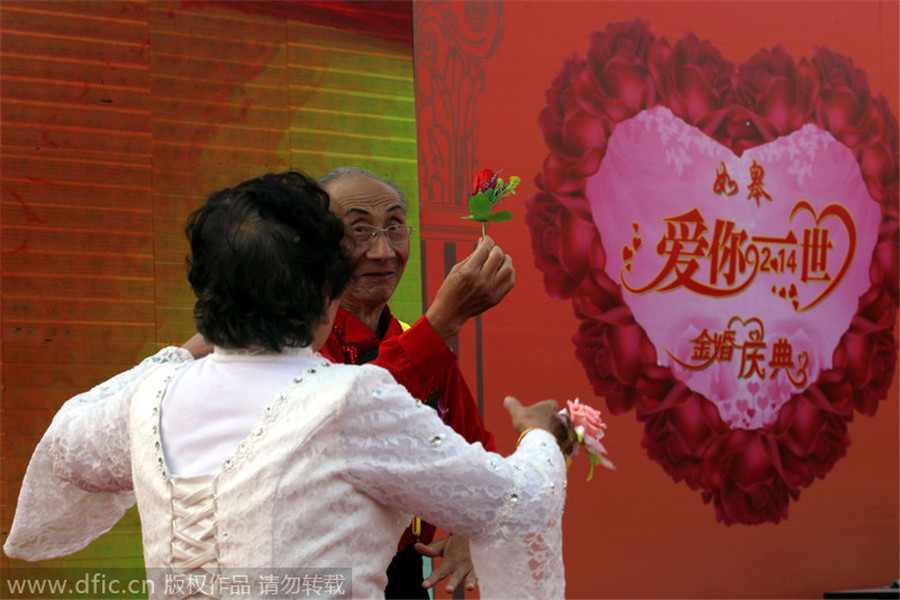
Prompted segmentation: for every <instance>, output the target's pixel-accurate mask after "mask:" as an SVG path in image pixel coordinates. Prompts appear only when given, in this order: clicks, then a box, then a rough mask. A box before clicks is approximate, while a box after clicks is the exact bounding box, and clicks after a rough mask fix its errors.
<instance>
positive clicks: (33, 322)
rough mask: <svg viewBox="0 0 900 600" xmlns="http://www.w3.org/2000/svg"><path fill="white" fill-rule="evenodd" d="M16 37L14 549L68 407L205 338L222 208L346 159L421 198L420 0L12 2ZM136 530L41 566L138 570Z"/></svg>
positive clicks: (413, 310)
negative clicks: (206, 300) (231, 193)
mask: <svg viewBox="0 0 900 600" xmlns="http://www.w3.org/2000/svg"><path fill="white" fill-rule="evenodd" d="M0 35H2V40H0V93H2V113H0V117H2V128H0V136H2V140H0V246H2V252H0V267H2V278H0V328H2V345H0V352H2V354H0V377H2V400H0V420H2V421H0V450H2V459H3V460H2V473H0V485H2V496H0V527H2V534H0V538H2V539H0V541H2V540H5V537H6V532H7V531H8V528H9V525H10V522H11V520H12V515H13V511H14V510H15V505H16V499H17V496H18V491H19V486H20V481H21V477H22V475H23V473H24V470H25V467H26V465H27V461H28V458H29V456H30V455H31V452H32V450H33V448H34V446H35V445H36V443H37V441H38V440H39V439H40V436H41V434H42V433H43V431H44V430H45V429H46V426H47V425H48V424H49V422H50V420H51V418H52V416H53V414H54V413H55V411H56V410H57V409H58V407H59V406H60V405H61V404H62V402H64V401H65V400H66V399H68V398H69V397H71V396H72V395H74V394H75V393H78V392H80V391H83V390H86V389H88V388H89V387H91V386H92V385H94V384H97V383H99V382H100V381H102V380H104V379H105V378H107V377H109V376H111V375H113V374H115V373H118V372H120V371H122V370H124V369H126V368H128V367H130V366H131V365H133V364H135V363H136V362H137V361H139V360H140V359H141V358H143V357H145V356H147V355H149V354H151V353H153V352H155V351H156V350H157V349H159V348H161V347H163V346H165V345H169V344H179V343H181V342H182V341H183V340H185V339H187V337H189V336H190V335H191V334H192V332H193V323H192V318H191V307H192V303H193V297H192V295H191V293H190V289H189V287H188V286H187V284H186V281H185V270H184V257H185V252H186V249H187V248H186V243H185V241H184V235H183V224H184V220H185V217H186V216H187V214H188V213H189V212H190V211H191V210H193V209H194V208H196V207H197V206H199V205H200V204H201V203H202V202H203V199H204V198H205V196H206V195H208V194H209V193H210V192H212V191H213V190H216V189H219V188H221V187H224V186H227V185H231V184H234V183H237V182H239V181H241V180H243V179H246V178H248V177H252V176H256V175H259V174H262V173H263V172H265V171H278V170H285V169H288V168H295V169H299V170H303V171H306V172H308V173H309V174H310V175H313V176H320V175H322V174H324V173H325V172H326V171H328V170H330V169H332V168H334V167H337V166H341V165H348V164H349V165H357V166H363V167H365V168H369V169H370V170H372V171H375V172H376V173H378V174H379V175H382V176H385V177H388V178H391V179H392V180H394V181H396V182H397V183H398V184H399V185H400V186H401V187H402V188H403V189H404V190H405V191H406V192H407V194H408V196H409V199H410V204H411V211H410V212H411V214H410V216H411V221H412V223H411V224H413V225H416V224H417V216H418V198H417V193H416V189H417V180H416V169H415V160H416V150H415V113H414V102H413V73H412V62H411V61H412V46H411V45H412V33H411V7H410V4H409V3H406V2H400V3H396V2H393V3H383V2H353V3H348V2H268V1H261V2H215V1H204V2H195V1H180V2H178V1H171V2H170V1H157V0H154V1H153V2H144V1H119V0H115V1H113V0H71V1H70V0H34V1H6V0H4V2H3V3H2V4H0ZM414 244H418V240H417V239H414ZM418 270H419V263H418V259H416V260H415V262H414V261H413V260H410V263H409V265H408V268H407V276H406V278H405V279H404V281H403V283H402V284H401V290H400V291H399V292H398V298H397V300H398V301H397V302H396V303H395V305H394V306H393V308H394V310H395V312H396V313H397V314H398V315H400V316H401V318H404V319H406V320H414V319H415V318H417V317H418V315H419V314H420V313H421V291H420V290H421V284H420V278H419V273H418ZM139 527H140V525H139V522H138V519H137V517H136V515H135V514H134V513H130V514H129V515H128V516H127V517H126V518H125V519H124V520H123V521H122V522H121V523H120V524H119V526H117V527H116V529H114V530H113V532H111V533H110V534H107V535H106V536H104V537H103V538H101V539H100V540H98V541H97V542H96V543H95V544H93V545H92V546H90V547H89V548H87V549H86V550H84V551H82V552H80V553H78V554H75V555H72V556H70V557H67V558H65V559H62V560H58V561H49V562H47V563H42V564H41V565H40V566H44V567H53V568H57V567H69V566H88V567H89V566H96V565H97V564H99V563H101V562H102V564H104V565H106V566H117V565H121V566H132V565H141V564H142V559H141V556H140V553H141V546H140V538H139ZM0 561H2V562H0V564H2V567H3V569H4V571H6V569H7V568H9V567H13V568H22V567H23V564H22V563H20V562H19V561H10V560H9V559H8V558H7V557H5V556H3V557H2V559H0Z"/></svg>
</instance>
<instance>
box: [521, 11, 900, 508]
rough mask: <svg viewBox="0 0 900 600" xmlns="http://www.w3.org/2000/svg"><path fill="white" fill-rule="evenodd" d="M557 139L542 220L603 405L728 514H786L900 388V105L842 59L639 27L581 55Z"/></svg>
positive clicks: (552, 121)
mask: <svg viewBox="0 0 900 600" xmlns="http://www.w3.org/2000/svg"><path fill="white" fill-rule="evenodd" d="M539 124H540V128H541V131H542V134H543V136H544V140H545V142H546V143H547V145H548V147H549V150H550V152H549V154H548V156H547V159H546V160H545V162H544V165H543V170H542V172H541V174H540V175H539V176H538V177H537V180H536V183H537V187H538V191H537V193H536V194H535V195H534V196H532V197H531V198H529V199H528V200H527V201H526V205H527V207H528V214H527V215H526V222H527V224H528V227H529V232H530V234H531V236H532V249H533V251H534V255H535V265H536V266H537V268H538V269H540V270H541V271H542V272H543V273H544V285H545V287H546V289H547V293H548V294H550V295H551V296H554V297H559V298H568V299H571V301H572V304H573V307H574V310H575V314H576V316H577V317H578V318H579V319H580V324H579V326H578V330H577V331H576V332H575V334H574V335H573V337H572V340H573V342H574V344H575V355H576V357H577V358H578V360H579V361H580V362H581V364H582V365H583V366H584V368H585V372H586V374H587V376H588V379H589V380H590V382H591V384H592V386H593V388H594V391H595V393H596V394H597V395H599V396H603V397H604V398H605V400H606V403H607V406H608V407H609V409H610V411H611V412H612V413H613V414H623V413H626V412H629V411H632V410H634V411H635V416H636V418H637V419H638V420H640V421H641V422H643V423H644V435H643V438H642V440H641V445H642V446H643V447H644V448H646V450H647V453H648V456H649V457H650V458H651V459H652V460H654V461H656V462H658V463H659V464H660V466H661V467H662V468H663V469H664V470H665V471H666V472H667V473H668V474H669V475H670V476H671V477H672V478H673V479H674V480H675V481H684V482H685V483H686V484H687V485H688V486H689V487H691V489H695V490H698V491H700V493H701V495H702V498H703V500H704V501H705V502H710V503H712V504H713V505H714V507H715V511H716V518H717V519H718V520H720V521H723V522H725V523H726V524H733V523H745V524H753V523H763V522H775V523H777V522H779V521H780V520H781V519H784V518H786V517H787V515H788V505H789V504H790V502H791V500H797V499H798V498H799V496H800V490H801V488H803V487H806V486H809V485H811V484H812V482H813V481H814V480H815V479H816V478H821V477H824V476H825V474H826V473H827V472H828V471H829V470H830V469H831V468H832V467H833V465H834V464H835V463H836V462H837V461H838V460H839V459H840V458H841V457H843V456H844V454H845V452H846V448H847V446H848V445H849V443H850V437H849V434H848V424H849V423H850V421H852V420H853V417H854V414H855V413H857V412H858V413H861V414H865V415H873V414H874V413H875V411H876V410H877V407H878V403H879V402H880V401H881V400H883V399H884V398H885V396H886V394H887V390H888V389H889V387H890V384H891V381H892V379H893V375H894V369H895V365H896V362H897V340H896V339H895V337H894V333H893V328H894V323H895V321H896V315H897V309H898V304H900V292H898V288H900V281H898V279H900V264H898V263H900V226H898V214H900V200H898V180H900V168H898V156H900V149H898V139H900V133H898V124H897V119H896V117H895V116H894V115H893V114H892V113H891V111H890V109H889V107H888V103H887V100H886V99H885V98H884V97H883V96H881V95H880V94H872V93H871V92H870V90H869V89H868V79H867V77H866V75H865V73H863V72H862V71H861V70H859V69H857V68H855V67H854V65H853V61H852V60H851V59H850V58H848V57H845V56H841V55H839V54H836V53H833V52H831V51H830V50H829V49H828V48H826V47H817V48H816V49H815V51H814V53H813V56H812V59H806V58H804V59H801V60H800V61H794V59H793V58H792V57H791V56H790V55H789V54H788V53H787V51H786V50H785V49H784V48H783V47H780V46H779V47H775V48H773V49H772V50H765V49H764V50H760V51H759V52H758V53H757V54H755V55H754V56H753V57H751V58H750V60H749V61H747V62H746V63H743V64H740V65H737V66H735V65H733V64H732V63H730V62H729V61H727V60H726V59H725V58H724V57H723V56H722V55H721V54H720V53H719V52H718V50H716V48H715V47H713V46H712V45H711V44H710V43H709V42H700V41H699V40H698V39H697V38H696V36H694V35H693V34H692V33H689V32H688V33H685V34H684V35H682V36H681V37H680V38H679V39H678V41H677V42H676V43H675V44H674V45H672V46H670V45H669V43H668V42H667V41H666V40H665V39H657V38H656V36H655V34H654V32H653V28H652V26H651V25H650V24H649V23H647V22H645V21H642V20H640V19H636V20H634V21H632V22H628V23H612V24H610V25H608V26H607V28H606V30H605V31H602V32H597V33H595V34H593V35H592V36H591V37H590V42H589V47H588V53H587V56H585V57H582V56H580V55H578V54H575V55H573V56H572V57H571V58H569V59H566V60H565V61H564V64H563V68H562V71H561V72H560V74H559V75H558V76H557V78H556V79H555V80H554V81H553V83H552V85H551V87H550V89H549V90H548V92H547V107H546V108H545V109H544V110H543V111H542V112H541V115H540V117H539ZM620 169H621V170H622V171H621V172H619V170H620ZM626 205H627V206H626ZM627 223H631V225H632V227H631V229H632V232H633V234H634V235H635V236H637V235H638V234H639V235H640V238H641V239H642V240H643V242H645V243H643V244H636V243H632V242H631V241H630V236H631V235H632V233H631V232H628V231H627V230H628V228H627V226H626V224H627ZM698 232H699V233H698ZM751 246H753V247H754V248H755V250H753V251H750V250H749V248H750V247H751ZM626 247H629V248H630V252H629V253H625V252H624V249H625V248H626ZM780 250H784V252H783V253H780V252H779V251H780ZM791 250H794V251H795V252H794V254H793V255H792V254H791ZM626 255H627V256H626ZM626 258H627V264H626V262H625V259H626ZM710 357H712V360H710ZM729 357H730V360H729ZM801 357H802V358H801ZM742 359H743V362H741V361H742ZM773 375H774V377H773ZM754 399H755V400H756V402H752V401H753V400H754Z"/></svg>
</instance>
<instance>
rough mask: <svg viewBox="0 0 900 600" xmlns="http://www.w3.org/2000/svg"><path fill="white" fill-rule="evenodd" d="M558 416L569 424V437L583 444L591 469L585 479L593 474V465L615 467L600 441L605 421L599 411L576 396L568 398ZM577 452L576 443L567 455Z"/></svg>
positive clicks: (573, 454) (589, 478)
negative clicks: (573, 398)
mask: <svg viewBox="0 0 900 600" xmlns="http://www.w3.org/2000/svg"><path fill="white" fill-rule="evenodd" d="M559 414H560V416H562V417H564V418H565V420H567V421H568V424H569V428H570V429H569V439H570V440H571V441H574V442H577V443H578V444H580V445H582V446H584V449H585V450H586V451H587V455H588V458H589V459H590V461H591V470H590V472H589V473H588V477H587V480H588V481H590V480H591V478H592V477H593V476H594V467H595V466H596V465H603V466H604V467H606V468H607V469H615V466H614V465H613V464H612V462H610V460H609V459H608V458H607V457H606V448H604V447H603V444H602V443H601V442H600V440H601V439H603V436H604V435H606V431H605V430H606V423H604V422H603V419H602V418H601V417H600V411H598V410H596V409H595V408H593V407H590V406H588V405H587V404H582V403H581V402H580V401H579V400H578V398H575V400H569V401H568V402H567V403H566V408H564V409H562V410H560V411H559ZM577 453H578V445H575V446H573V448H572V451H571V452H570V454H569V456H570V457H572V456H575V455H577Z"/></svg>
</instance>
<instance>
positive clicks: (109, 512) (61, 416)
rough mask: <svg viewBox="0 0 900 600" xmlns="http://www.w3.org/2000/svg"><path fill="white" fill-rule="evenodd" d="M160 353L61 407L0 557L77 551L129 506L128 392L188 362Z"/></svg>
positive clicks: (38, 451)
mask: <svg viewBox="0 0 900 600" xmlns="http://www.w3.org/2000/svg"><path fill="white" fill-rule="evenodd" d="M185 352H186V351H183V350H181V349H179V348H165V349H163V350H161V351H160V352H158V353H157V354H155V355H154V356H151V357H150V358H147V359H145V360H144V361H143V362H141V363H140V364H139V365H137V366H136V367H133V368H132V369H130V370H128V371H125V372H124V373H120V374H119V375H116V376H115V377H113V378H112V379H109V380H108V381H105V382H104V383H101V384H100V385H98V386H96V387H94V388H92V389H91V390H89V391H87V392H85V393H82V394H78V395H77V396H75V397H73V398H71V399H70V400H68V401H67V402H66V403H65V404H64V405H63V406H62V408H60V410H59V412H58V413H56V416H55V417H54V418H53V421H52V423H51V424H50V427H49V428H48V429H47V431H46V432H45V433H44V437H43V438H42V439H41V441H40V442H39V443H38V445H37V448H35V451H34V454H33V455H32V457H31V461H30V462H29V463H28V469H27V471H26V472H25V478H24V479H23V481H22V490H21V492H20V493H19V500H18V503H17V505H16V514H15V518H14V519H13V524H12V528H11V530H10V532H9V537H8V538H7V540H6V543H5V544H4V545H3V549H4V551H5V552H6V554H7V556H10V557H12V558H21V559H24V560H29V561H36V560H45V559H48V558H53V557H56V556H62V555H65V554H70V553H72V552H75V551H77V550H81V549H82V548H84V547H85V546H87V545H88V544H89V543H90V542H92V541H93V540H94V539H96V538H97V537H99V536H100V535H102V534H104V533H106V532H107V531H109V530H110V529H111V528H112V527H113V525H115V524H116V523H117V522H118V521H119V519H121V518H122V515H123V514H125V511H126V510H127V509H128V508H129V507H131V506H132V505H133V504H134V494H133V493H132V491H131V487H132V486H131V451H130V447H129V437H128V401H127V399H128V390H129V389H130V387H131V385H132V384H134V383H135V382H137V380H138V379H140V378H141V376H142V375H144V374H145V373H147V372H148V371H149V370H151V369H153V368H155V367H157V366H159V365H160V364H162V363H166V362H183V361H186V360H189V354H188V355H187V356H186V355H185Z"/></svg>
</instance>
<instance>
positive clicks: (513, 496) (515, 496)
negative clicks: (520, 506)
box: [509, 494, 519, 504]
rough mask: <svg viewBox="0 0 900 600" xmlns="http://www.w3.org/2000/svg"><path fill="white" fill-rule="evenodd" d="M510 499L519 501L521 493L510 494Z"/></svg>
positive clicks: (514, 502) (513, 501)
mask: <svg viewBox="0 0 900 600" xmlns="http://www.w3.org/2000/svg"><path fill="white" fill-rule="evenodd" d="M509 501H510V502H512V503H513V504H517V503H518V502H519V495H518V494H510V495H509Z"/></svg>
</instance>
